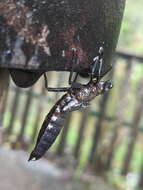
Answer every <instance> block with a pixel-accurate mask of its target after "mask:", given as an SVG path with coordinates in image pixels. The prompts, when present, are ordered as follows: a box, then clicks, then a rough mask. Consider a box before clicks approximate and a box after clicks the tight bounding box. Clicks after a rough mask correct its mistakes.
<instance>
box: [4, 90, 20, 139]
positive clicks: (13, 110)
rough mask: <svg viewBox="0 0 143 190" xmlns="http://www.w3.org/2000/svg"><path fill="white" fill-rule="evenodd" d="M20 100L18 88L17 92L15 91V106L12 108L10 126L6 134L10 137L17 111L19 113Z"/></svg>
mask: <svg viewBox="0 0 143 190" xmlns="http://www.w3.org/2000/svg"><path fill="white" fill-rule="evenodd" d="M19 99H20V88H18V87H17V88H16V91H15V95H14V98H13V100H12V102H13V104H12V108H11V116H10V121H9V125H8V127H7V129H6V133H7V134H8V135H10V134H11V133H12V131H13V127H14V122H15V119H16V114H17V111H18V105H19Z"/></svg>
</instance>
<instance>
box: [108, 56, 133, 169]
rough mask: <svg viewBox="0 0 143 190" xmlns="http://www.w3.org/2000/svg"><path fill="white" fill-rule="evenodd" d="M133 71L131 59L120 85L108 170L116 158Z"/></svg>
mask: <svg viewBox="0 0 143 190" xmlns="http://www.w3.org/2000/svg"><path fill="white" fill-rule="evenodd" d="M131 71H132V60H131V59H129V60H128V62H127V64H126V70H125V75H124V76H125V77H124V78H123V81H122V83H121V87H120V94H119V102H118V105H117V111H116V120H115V126H114V128H113V130H112V136H111V140H110V143H109V146H108V154H107V156H106V163H105V168H106V170H109V169H110V167H111V163H112V160H113V158H114V151H115V148H116V140H117V137H118V130H119V128H120V127H121V125H122V122H123V117H124V107H125V105H126V104H127V94H128V93H127V92H128V89H129V85H130V76H131Z"/></svg>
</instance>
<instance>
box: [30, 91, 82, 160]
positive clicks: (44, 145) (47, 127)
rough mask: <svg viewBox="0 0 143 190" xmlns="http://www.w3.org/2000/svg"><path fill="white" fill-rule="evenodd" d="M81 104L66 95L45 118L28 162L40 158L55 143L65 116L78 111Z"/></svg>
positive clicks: (69, 95) (71, 96)
mask: <svg viewBox="0 0 143 190" xmlns="http://www.w3.org/2000/svg"><path fill="white" fill-rule="evenodd" d="M80 106H81V104H79V103H78V101H77V100H76V99H75V98H74V97H73V95H72V94H70V93H66V94H65V95H64V96H63V97H62V98H61V99H60V100H59V101H58V102H57V103H56V104H55V106H54V107H53V108H52V109H51V111H50V112H49V114H48V115H47V116H46V118H45V120H44V122H43V124H42V127H41V130H40V132H39V135H38V139H37V143H36V146H35V148H34V150H33V151H32V153H31V155H30V158H29V160H37V159H39V158H41V157H42V156H43V155H44V154H45V152H46V151H47V150H48V149H49V148H50V147H51V145H52V144H53V143H54V142H55V140H56V138H57V136H58V135H59V133H60V131H61V129H62V127H63V125H64V121H65V119H66V116H67V114H68V113H69V112H71V111H74V110H77V109H79V108H80Z"/></svg>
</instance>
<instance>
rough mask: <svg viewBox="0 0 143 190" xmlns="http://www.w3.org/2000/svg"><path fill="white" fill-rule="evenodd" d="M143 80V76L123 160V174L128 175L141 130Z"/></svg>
mask: <svg viewBox="0 0 143 190" xmlns="http://www.w3.org/2000/svg"><path fill="white" fill-rule="evenodd" d="M142 81H143V78H141V79H140V83H139V85H138V90H139V92H138V95H137V101H136V104H137V105H136V108H135V113H134V116H133V122H132V128H131V129H130V130H131V131H130V135H129V142H128V146H127V151H126V153H125V159H124V162H123V169H122V174H123V175H126V174H127V172H128V170H129V167H130V163H131V159H132V155H133V151H134V147H135V143H136V139H137V135H138V132H139V130H138V129H139V123H140V121H141V118H142V113H143V82H142Z"/></svg>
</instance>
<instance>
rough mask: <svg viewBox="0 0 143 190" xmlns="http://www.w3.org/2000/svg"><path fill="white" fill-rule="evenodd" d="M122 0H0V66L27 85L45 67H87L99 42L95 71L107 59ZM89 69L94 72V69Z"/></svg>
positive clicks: (116, 32)
mask: <svg viewBox="0 0 143 190" xmlns="http://www.w3.org/2000/svg"><path fill="white" fill-rule="evenodd" d="M124 5H125V0H106V1H105V0H76V1H73V0H30V1H29V0H5V1H2V0H0V67H2V68H8V69H9V71H10V73H11V76H12V78H13V79H14V81H15V83H16V84H17V85H18V86H21V87H27V86H30V85H32V84H33V83H34V82H36V80H37V79H38V78H39V77H40V76H41V75H42V74H43V73H44V72H47V71H70V70H71V68H72V62H71V59H72V50H73V48H76V50H77V55H78V60H79V61H78V64H76V65H75V67H74V71H75V72H80V73H83V74H84V73H85V72H90V65H91V63H92V62H93V59H94V57H96V56H97V54H98V51H99V48H100V47H103V48H104V62H103V67H102V71H101V75H102V74H103V73H105V72H106V71H107V70H108V69H109V67H110V64H111V58H112V56H113V53H114V51H115V47H116V44H117V40H118V36H119V31H120V26H121V21H122V16H123V11H124ZM97 74H98V73H97V71H96V72H95V76H96V75H97Z"/></svg>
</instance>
